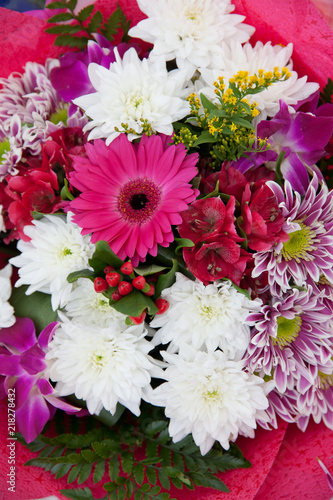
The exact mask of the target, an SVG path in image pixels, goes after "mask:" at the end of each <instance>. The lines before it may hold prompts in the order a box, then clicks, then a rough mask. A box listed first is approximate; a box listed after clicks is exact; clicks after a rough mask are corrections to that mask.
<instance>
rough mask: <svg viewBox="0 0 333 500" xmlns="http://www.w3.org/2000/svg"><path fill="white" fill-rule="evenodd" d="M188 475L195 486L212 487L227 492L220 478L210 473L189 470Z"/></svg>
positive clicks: (227, 489)
mask: <svg viewBox="0 0 333 500" xmlns="http://www.w3.org/2000/svg"><path fill="white" fill-rule="evenodd" d="M188 475H189V477H190V478H191V479H192V480H193V482H194V484H196V485H197V486H205V487H206V488H213V489H214V490H217V491H224V492H225V493H229V488H228V487H227V486H226V485H225V484H224V482H223V481H221V479H219V478H218V477H216V476H213V475H212V474H208V473H205V474H200V473H198V472H189V473H188Z"/></svg>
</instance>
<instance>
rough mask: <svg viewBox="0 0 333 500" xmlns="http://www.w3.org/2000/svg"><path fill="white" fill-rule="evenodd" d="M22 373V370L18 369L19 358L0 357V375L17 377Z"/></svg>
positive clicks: (15, 356)
mask: <svg viewBox="0 0 333 500" xmlns="http://www.w3.org/2000/svg"><path fill="white" fill-rule="evenodd" d="M23 373H24V370H23V369H22V368H21V367H20V356H18V355H15V354H12V355H10V356H4V355H0V375H7V376H15V377H17V376H19V375H21V374H23Z"/></svg>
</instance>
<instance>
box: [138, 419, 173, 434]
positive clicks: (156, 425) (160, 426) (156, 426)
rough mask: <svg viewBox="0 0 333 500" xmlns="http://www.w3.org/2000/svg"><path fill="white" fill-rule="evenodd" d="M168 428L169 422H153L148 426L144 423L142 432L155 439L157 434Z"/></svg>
mask: <svg viewBox="0 0 333 500" xmlns="http://www.w3.org/2000/svg"><path fill="white" fill-rule="evenodd" d="M167 426H168V422H167V420H153V421H152V422H149V423H148V424H145V422H143V423H142V426H141V428H142V430H143V432H144V433H145V434H146V435H147V436H148V437H153V436H155V434H157V433H159V432H161V431H163V430H164V429H165V428H166V427H167Z"/></svg>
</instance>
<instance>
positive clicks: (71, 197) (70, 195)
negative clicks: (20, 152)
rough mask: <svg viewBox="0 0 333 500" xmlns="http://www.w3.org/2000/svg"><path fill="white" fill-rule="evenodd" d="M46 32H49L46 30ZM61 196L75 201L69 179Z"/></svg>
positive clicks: (62, 189)
mask: <svg viewBox="0 0 333 500" xmlns="http://www.w3.org/2000/svg"><path fill="white" fill-rule="evenodd" d="M50 29H51V28H50ZM45 31H47V30H45ZM60 196H61V199H62V200H74V196H73V195H72V193H71V192H70V190H69V188H68V181H67V179H64V185H63V187H62V188H61V192H60Z"/></svg>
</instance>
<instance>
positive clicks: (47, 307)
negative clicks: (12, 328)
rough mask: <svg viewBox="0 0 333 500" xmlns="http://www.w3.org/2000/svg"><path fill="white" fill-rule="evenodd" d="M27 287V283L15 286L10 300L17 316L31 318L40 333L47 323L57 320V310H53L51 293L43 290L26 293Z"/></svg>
mask: <svg viewBox="0 0 333 500" xmlns="http://www.w3.org/2000/svg"><path fill="white" fill-rule="evenodd" d="M27 289H28V287H27V286H26V285H23V286H20V287H19V288H13V290H12V295H11V297H10V299H9V302H10V303H11V305H12V306H13V307H14V309H15V316H17V317H19V318H27V317H29V318H31V319H32V321H33V322H34V325H35V328H36V332H37V333H40V332H41V331H42V330H43V329H44V328H45V327H46V326H47V325H49V324H50V323H52V322H53V321H56V319H57V312H55V311H53V310H52V307H51V296H50V295H48V294H46V293H41V292H35V293H32V294H31V295H26V291H27Z"/></svg>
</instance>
